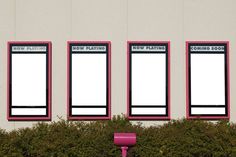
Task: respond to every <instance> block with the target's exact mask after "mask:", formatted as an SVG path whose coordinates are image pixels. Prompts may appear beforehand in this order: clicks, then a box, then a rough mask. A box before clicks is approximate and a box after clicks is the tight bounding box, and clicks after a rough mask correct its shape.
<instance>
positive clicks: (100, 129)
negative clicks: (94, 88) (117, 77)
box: [0, 116, 236, 157]
mask: <svg viewBox="0 0 236 157" xmlns="http://www.w3.org/2000/svg"><path fill="white" fill-rule="evenodd" d="M114 132H136V133H137V144H136V145H135V146H134V147H132V148H130V149H129V153H128V156H129V157H236V125H235V124H232V123H231V124H230V123H228V122H227V121H219V122H217V123H211V122H207V121H201V120H186V119H182V120H173V121H170V122H168V123H166V124H164V125H161V126H150V127H143V126H142V124H140V123H139V124H132V123H131V122H130V121H128V120H127V119H126V118H125V117H124V116H116V117H113V119H112V120H111V121H95V122H73V121H66V120H60V121H58V122H51V123H38V124H37V125H35V126H33V127H32V128H23V129H18V130H13V131H11V132H6V131H4V130H0V156H1V157H120V156H121V152H120V148H119V147H117V146H115V145H114V144H113V134H114Z"/></svg>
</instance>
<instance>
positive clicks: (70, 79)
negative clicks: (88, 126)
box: [69, 43, 110, 117]
mask: <svg viewBox="0 0 236 157" xmlns="http://www.w3.org/2000/svg"><path fill="white" fill-rule="evenodd" d="M72 46H105V47H106V51H76V52H73V51H72ZM109 51H110V50H109V44H108V43H70V44H69V52H70V57H69V62H70V65H69V66H70V69H69V116H70V117H108V104H109V89H108V88H109V81H108V79H109V69H108V68H109V67H108V62H109V60H108V57H109V56H108V52H109ZM72 54H106V104H105V105H104V106H103V107H101V105H99V106H97V107H95V105H93V104H91V105H87V106H86V105H83V106H77V105H72ZM93 107H94V108H106V115H93V114H89V115H77V114H76V115H72V109H73V108H93Z"/></svg>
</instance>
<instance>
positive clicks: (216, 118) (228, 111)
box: [185, 41, 230, 120]
mask: <svg viewBox="0 0 236 157" xmlns="http://www.w3.org/2000/svg"><path fill="white" fill-rule="evenodd" d="M191 43H200V44H201V43H203V44H204V43H209V44H215V43H219V44H220V43H222V44H226V46H227V51H226V54H227V58H226V61H227V63H226V65H227V77H228V79H227V81H228V82H227V83H228V84H227V85H228V91H227V92H228V96H227V98H226V99H227V100H228V108H227V113H228V114H227V116H190V115H189V110H190V107H189V105H190V104H189V78H188V74H189V72H188V68H189V66H188V64H189V60H188V53H189V52H188V45H189V44H191ZM185 46H186V56H185V57H186V117H187V119H207V120H218V119H230V66H229V41H186V45H185Z"/></svg>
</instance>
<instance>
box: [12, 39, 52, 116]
mask: <svg viewBox="0 0 236 157" xmlns="http://www.w3.org/2000/svg"><path fill="white" fill-rule="evenodd" d="M49 49H50V43H35V42H33V43H31V42H26V43H25V42H24V43H22V42H12V43H9V72H8V73H9V79H8V87H9V90H8V91H9V94H8V95H9V97H8V100H9V103H8V104H9V115H8V118H9V120H37V119H40V120H41V119H42V120H43V119H48V118H50V114H49V106H50V104H49V99H50V95H49V94H50V91H49V90H50V84H49V83H50V73H49V71H50V70H49V68H50V63H51V62H49V55H48V54H49V51H50V50H49Z"/></svg>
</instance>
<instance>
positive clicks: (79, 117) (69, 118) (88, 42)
mask: <svg viewBox="0 0 236 157" xmlns="http://www.w3.org/2000/svg"><path fill="white" fill-rule="evenodd" d="M97 43H98V44H108V104H107V105H108V116H106V117H100V116H91V117H89V116H78V117H76V116H73V117H72V116H70V114H69V110H70V105H69V90H70V89H69V88H70V44H97ZM67 119H68V120H110V119H111V41H67Z"/></svg>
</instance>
